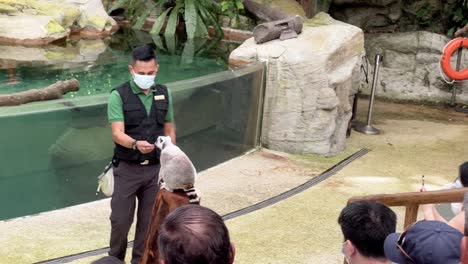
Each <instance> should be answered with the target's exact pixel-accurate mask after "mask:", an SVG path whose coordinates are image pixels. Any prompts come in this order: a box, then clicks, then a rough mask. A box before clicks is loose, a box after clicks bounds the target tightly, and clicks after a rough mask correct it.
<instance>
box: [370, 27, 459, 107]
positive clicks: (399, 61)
mask: <svg viewBox="0 0 468 264" xmlns="http://www.w3.org/2000/svg"><path fill="white" fill-rule="evenodd" d="M449 41H450V39H448V38H447V37H445V36H443V35H440V34H434V33H430V32H425V31H417V32H406V33H395V34H390V33H383V34H366V41H365V47H366V52H367V57H368V58H369V62H370V64H369V85H368V86H364V93H369V90H370V87H371V81H372V74H373V64H374V57H375V54H382V55H383V63H382V64H381V68H380V71H379V81H378V83H377V96H378V97H383V98H389V99H399V100H412V101H429V102H435V103H440V102H443V103H448V102H450V98H451V91H452V90H451V89H452V87H451V86H450V85H449V84H447V83H446V82H444V81H443V79H442V77H441V75H440V71H439V61H440V57H441V55H442V50H443V48H444V46H445V45H446V44H447V43H448V42H449ZM465 54H466V53H465ZM455 58H456V56H453V57H452V60H453V63H452V65H455ZM462 65H468V56H464V58H463V61H462ZM456 86H457V89H458V94H457V101H458V102H460V103H465V104H466V103H468V81H462V82H458V83H456Z"/></svg>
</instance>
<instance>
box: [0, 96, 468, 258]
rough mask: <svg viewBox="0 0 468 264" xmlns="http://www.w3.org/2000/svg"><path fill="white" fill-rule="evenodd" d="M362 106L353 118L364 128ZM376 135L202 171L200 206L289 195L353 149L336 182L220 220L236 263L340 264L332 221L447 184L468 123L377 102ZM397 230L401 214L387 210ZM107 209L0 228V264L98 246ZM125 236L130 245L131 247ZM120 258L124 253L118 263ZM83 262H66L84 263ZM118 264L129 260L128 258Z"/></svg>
mask: <svg viewBox="0 0 468 264" xmlns="http://www.w3.org/2000/svg"><path fill="white" fill-rule="evenodd" d="M366 112H367V102H366V100H360V102H359V111H358V119H360V120H364V119H365V114H366ZM374 121H375V122H374V124H375V126H376V127H377V128H379V129H381V130H382V132H383V133H382V134H380V135H377V136H367V135H363V134H360V133H357V132H354V131H353V132H352V134H351V137H350V138H349V139H348V142H347V145H348V146H347V150H346V151H345V152H343V153H341V154H339V155H337V156H335V157H330V158H325V157H320V156H316V155H308V156H298V155H289V154H285V153H280V152H274V151H269V150H265V149H264V150H261V151H257V152H254V153H250V154H248V155H245V156H242V157H239V158H236V159H233V160H231V161H228V162H226V163H224V164H221V165H219V166H217V167H214V168H212V169H209V170H207V171H205V172H202V173H201V175H200V177H199V181H198V183H197V187H198V188H199V189H200V190H201V192H202V205H205V206H208V207H210V208H213V209H214V210H216V211H217V212H218V213H220V214H225V213H228V212H232V211H234V210H238V209H240V208H243V207H246V206H249V205H252V204H254V203H257V202H260V201H262V200H264V199H267V198H269V197H272V196H275V195H277V194H279V193H282V192H284V191H286V190H289V189H291V188H293V187H295V186H297V185H299V184H302V183H304V182H305V181H307V180H309V179H312V178H313V177H315V176H317V175H319V174H320V173H321V172H323V171H324V170H326V169H327V168H329V167H331V166H333V165H334V164H336V163H338V162H339V161H341V160H342V159H344V158H346V157H347V156H349V155H351V154H352V153H354V152H356V151H357V150H359V149H361V148H368V149H370V152H369V153H368V154H366V155H365V156H363V157H361V158H359V159H357V160H355V161H354V162H352V163H351V164H349V165H348V166H346V167H345V168H344V169H343V170H341V171H339V172H338V173H337V174H336V175H334V176H332V177H331V178H329V179H327V180H325V181H323V182H321V183H320V184H318V185H316V186H313V187H312V188H310V189H308V190H306V191H304V192H302V193H300V194H297V195H295V196H293V197H291V198H289V199H287V200H284V201H281V202H279V203H277V204H275V205H272V206H269V207H267V208H264V209H261V210H258V211H255V212H253V213H250V214H247V215H243V216H241V217H237V218H234V219H232V220H229V221H227V222H226V223H227V225H228V228H229V231H230V234H231V237H232V241H233V243H234V244H235V245H236V249H237V250H236V251H237V257H236V263H241V264H242V263H249V264H250V263H262V264H264V263H342V260H343V259H342V255H341V253H340V252H341V241H342V237H341V231H340V230H339V226H338V224H337V218H338V215H339V212H340V211H341V209H342V208H343V206H344V205H345V204H346V201H347V200H348V199H349V198H351V197H353V196H361V195H368V194H378V193H396V192H407V191H415V190H417V189H418V188H419V185H420V179H421V175H422V174H424V175H426V187H427V188H428V189H438V188H441V187H442V186H443V185H444V184H446V183H448V182H450V181H452V180H453V179H454V178H455V176H456V174H457V167H458V165H459V164H460V163H461V162H463V161H465V160H468V148H467V146H468V136H467V135H468V122H467V121H468V115H467V114H462V113H456V112H453V111H452V110H451V109H449V108H445V107H438V106H430V107H429V106H421V105H410V104H404V105H403V104H395V103H387V102H382V101H377V102H376V104H375V119H374ZM395 210H396V211H397V213H398V217H399V220H400V224H401V222H402V219H403V218H402V217H403V216H402V210H401V209H399V208H395ZM109 213H110V208H109V200H108V199H106V200H102V201H98V202H95V203H90V204H85V205H81V206H77V207H72V208H67V209H64V210H57V211H53V212H48V213H44V214H40V215H35V216H30V217H24V218H17V219H13V220H9V221H3V222H0V233H2V235H1V236H0V263H31V262H37V261H43V260H47V259H51V258H56V257H61V256H66V255H71V254H75V253H80V252H84V251H87V250H92V249H98V248H102V247H106V246H107V243H108V239H109V219H108V217H109ZM132 234H133V231H132V232H131V235H130V236H129V239H130V240H133V237H132ZM127 255H128V256H129V254H127ZM98 257H101V256H95V257H89V258H84V259H80V260H77V261H75V262H73V263H90V262H91V261H92V260H94V259H96V258H98ZM127 261H129V259H128V258H127Z"/></svg>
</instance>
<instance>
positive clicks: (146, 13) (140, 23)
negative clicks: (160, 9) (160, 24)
mask: <svg viewBox="0 0 468 264" xmlns="http://www.w3.org/2000/svg"><path fill="white" fill-rule="evenodd" d="M156 6H157V4H155V5H153V6H152V7H151V8H148V9H147V10H145V11H144V12H143V14H142V15H140V17H138V19H137V21H136V22H135V25H133V29H135V30H140V29H141V28H142V27H143V25H144V24H145V21H146V18H148V16H149V15H150V13H151V12H153V10H154V8H156Z"/></svg>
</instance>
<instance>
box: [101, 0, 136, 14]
mask: <svg viewBox="0 0 468 264" xmlns="http://www.w3.org/2000/svg"><path fill="white" fill-rule="evenodd" d="M130 1H131V0H119V1H118V2H117V3H115V4H114V5H113V6H112V7H111V9H110V10H109V11H107V13H110V12H112V11H114V10H116V9H117V8H121V7H122V6H124V5H125V4H126V3H127V2H130Z"/></svg>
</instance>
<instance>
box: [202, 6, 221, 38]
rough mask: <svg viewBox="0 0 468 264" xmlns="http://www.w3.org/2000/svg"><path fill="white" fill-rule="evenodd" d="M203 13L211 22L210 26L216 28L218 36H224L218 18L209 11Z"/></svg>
mask: <svg viewBox="0 0 468 264" xmlns="http://www.w3.org/2000/svg"><path fill="white" fill-rule="evenodd" d="M203 11H204V13H205V16H206V17H207V19H208V20H209V21H210V24H211V25H212V26H213V27H214V29H215V33H216V36H223V30H222V29H221V26H220V25H219V22H218V20H217V19H216V17H215V16H214V15H213V13H211V12H208V11H207V10H203ZM205 21H206V20H205Z"/></svg>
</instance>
